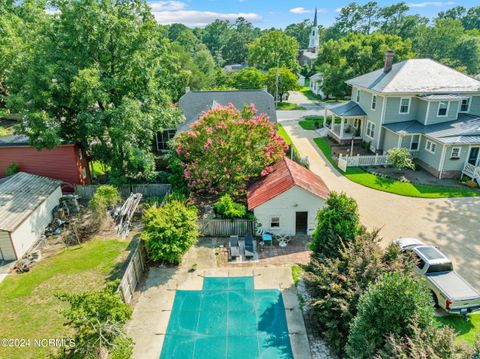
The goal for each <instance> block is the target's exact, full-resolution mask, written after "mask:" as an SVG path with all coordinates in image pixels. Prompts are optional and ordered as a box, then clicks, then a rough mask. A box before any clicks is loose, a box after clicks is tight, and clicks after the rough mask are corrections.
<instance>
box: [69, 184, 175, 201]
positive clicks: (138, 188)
mask: <svg viewBox="0 0 480 359" xmlns="http://www.w3.org/2000/svg"><path fill="white" fill-rule="evenodd" d="M98 187H100V185H85V186H82V185H75V194H77V195H79V196H80V197H81V198H84V199H87V200H90V199H91V198H92V197H93V194H94V193H95V191H96V190H97V188H98ZM116 187H117V188H118V192H120V196H122V198H127V197H128V196H130V193H141V194H142V195H143V196H145V197H165V195H167V194H168V193H170V191H171V190H172V185H170V184H157V183H155V184H131V185H130V184H127V185H121V186H116Z"/></svg>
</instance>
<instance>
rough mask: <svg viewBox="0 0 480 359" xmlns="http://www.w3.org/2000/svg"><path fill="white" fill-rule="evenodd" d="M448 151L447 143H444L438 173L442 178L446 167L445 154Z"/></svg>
mask: <svg viewBox="0 0 480 359" xmlns="http://www.w3.org/2000/svg"><path fill="white" fill-rule="evenodd" d="M446 153H447V146H446V145H443V149H442V157H441V159H440V168H439V169H440V173H439V175H438V178H439V179H442V175H443V167H445V154H446Z"/></svg>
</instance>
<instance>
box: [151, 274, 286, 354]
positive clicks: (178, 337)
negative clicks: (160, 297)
mask: <svg viewBox="0 0 480 359" xmlns="http://www.w3.org/2000/svg"><path fill="white" fill-rule="evenodd" d="M160 358H161V359H184V358H185V359H187V358H188V359H217V358H218V359H226V358H228V359H233V358H235V359H236V358H242V359H256V358H262V359H292V358H293V354H292V348H291V345H290V339H289V336H288V327H287V320H286V317H285V306H284V304H283V299H282V294H281V292H280V291H279V290H277V289H271V290H270V289H269V290H254V288H253V277H228V278H217V277H206V278H205V279H204V282H203V290H201V291H196V290H177V292H176V294H175V301H174V303H173V308H172V313H171V314H170V320H169V322H168V329H167V333H166V335H165V340H164V342H163V348H162V354H161V355H160Z"/></svg>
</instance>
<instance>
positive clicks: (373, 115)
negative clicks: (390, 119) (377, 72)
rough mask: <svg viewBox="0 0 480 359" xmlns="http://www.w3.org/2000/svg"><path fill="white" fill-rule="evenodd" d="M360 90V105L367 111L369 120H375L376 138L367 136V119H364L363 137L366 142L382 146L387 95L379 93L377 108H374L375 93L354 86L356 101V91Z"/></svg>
mask: <svg viewBox="0 0 480 359" xmlns="http://www.w3.org/2000/svg"><path fill="white" fill-rule="evenodd" d="M357 91H360V103H359V105H360V107H361V108H362V109H363V111H365V113H366V114H367V121H370V122H373V123H374V124H375V138H374V139H371V138H370V137H367V136H366V123H367V121H363V122H364V124H363V128H362V138H363V140H364V141H366V142H370V141H371V142H372V143H373V144H374V145H375V147H376V148H381V146H382V142H381V139H382V132H383V131H384V130H383V129H382V124H381V120H382V111H383V101H384V99H385V97H383V96H381V95H377V106H376V108H375V110H372V97H373V94H372V93H370V92H367V91H363V90H360V89H356V88H354V90H353V91H352V94H353V95H354V96H353V97H352V98H353V100H354V101H356V99H357V98H356V92H357Z"/></svg>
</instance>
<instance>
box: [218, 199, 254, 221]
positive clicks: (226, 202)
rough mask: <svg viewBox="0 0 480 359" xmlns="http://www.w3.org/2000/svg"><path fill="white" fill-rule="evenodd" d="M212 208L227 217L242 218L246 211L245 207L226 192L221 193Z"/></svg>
mask: <svg viewBox="0 0 480 359" xmlns="http://www.w3.org/2000/svg"><path fill="white" fill-rule="evenodd" d="M213 208H214V210H215V213H217V214H218V215H220V216H222V217H223V218H228V219H235V218H243V217H245V215H246V213H247V208H246V207H245V206H244V205H243V204H241V203H235V202H234V201H233V199H232V197H230V195H228V194H225V195H223V196H222V197H221V198H220V199H219V201H218V202H217V203H215V205H214V207H213Z"/></svg>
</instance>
